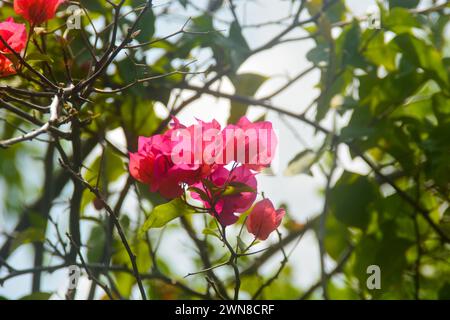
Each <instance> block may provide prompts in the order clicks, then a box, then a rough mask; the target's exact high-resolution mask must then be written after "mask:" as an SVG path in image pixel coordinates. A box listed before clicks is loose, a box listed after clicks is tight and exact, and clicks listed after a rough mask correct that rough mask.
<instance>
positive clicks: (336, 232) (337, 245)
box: [324, 214, 350, 261]
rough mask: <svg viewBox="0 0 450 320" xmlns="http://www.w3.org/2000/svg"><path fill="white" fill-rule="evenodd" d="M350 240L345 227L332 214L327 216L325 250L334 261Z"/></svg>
mask: <svg viewBox="0 0 450 320" xmlns="http://www.w3.org/2000/svg"><path fill="white" fill-rule="evenodd" d="M349 242H350V235H349V232H348V231H347V227H346V226H345V225H344V224H342V223H341V222H339V221H338V220H337V219H336V217H335V216H334V215H333V214H329V215H328V216H327V219H326V222H325V238H324V245H325V250H326V251H327V253H328V254H329V255H330V257H331V258H333V259H334V260H335V261H338V260H339V258H340V257H341V256H342V254H343V252H344V251H345V249H346V248H347V247H348V245H349Z"/></svg>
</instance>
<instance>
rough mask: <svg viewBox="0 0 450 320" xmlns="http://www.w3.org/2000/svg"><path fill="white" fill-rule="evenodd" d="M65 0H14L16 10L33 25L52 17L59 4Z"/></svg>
mask: <svg viewBox="0 0 450 320" xmlns="http://www.w3.org/2000/svg"><path fill="white" fill-rule="evenodd" d="M63 2H65V0H14V11H16V13H17V14H19V15H21V16H23V17H24V18H25V19H26V20H28V22H30V23H31V24H32V25H39V24H41V23H44V22H46V21H47V20H50V19H52V18H53V17H54V16H55V14H56V10H57V9H58V7H59V5H60V4H62V3H63Z"/></svg>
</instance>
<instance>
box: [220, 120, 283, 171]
mask: <svg viewBox="0 0 450 320" xmlns="http://www.w3.org/2000/svg"><path fill="white" fill-rule="evenodd" d="M223 140H224V144H223V146H224V148H223V155H222V156H223V157H224V158H223V159H224V162H225V163H230V162H231V161H236V162H238V163H242V164H243V165H244V166H245V167H247V168H249V169H252V170H256V171H259V170H262V169H263V168H265V167H267V166H269V165H270V163H271V162H272V161H273V158H274V157H275V151H276V147H277V144H278V139H277V136H276V134H275V131H274V130H273V127H272V123H271V122H269V121H261V122H251V121H250V120H249V119H248V118H247V117H245V116H244V117H242V118H241V119H240V120H239V121H238V122H237V123H236V124H235V125H234V124H230V125H228V126H227V127H226V128H225V129H224V130H223Z"/></svg>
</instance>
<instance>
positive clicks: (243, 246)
mask: <svg viewBox="0 0 450 320" xmlns="http://www.w3.org/2000/svg"><path fill="white" fill-rule="evenodd" d="M237 245H238V247H239V250H241V252H245V250H246V249H247V245H246V244H245V242H244V241H243V240H242V239H241V237H240V236H238V237H237Z"/></svg>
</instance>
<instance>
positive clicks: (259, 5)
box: [0, 0, 375, 299]
mask: <svg viewBox="0 0 450 320" xmlns="http://www.w3.org/2000/svg"><path fill="white" fill-rule="evenodd" d="M290 2H291V1H279V0H277V1H274V0H259V1H254V2H253V3H249V4H248V5H247V6H246V9H245V10H244V8H243V6H242V5H240V4H239V3H242V2H241V1H236V4H237V10H238V16H239V18H240V19H241V23H242V24H255V23H259V22H264V21H272V20H276V19H279V18H281V17H284V16H286V15H287V14H288V13H289V5H290ZM164 3H165V1H162V0H159V1H158V0H157V1H154V5H158V4H164ZM204 3H205V1H198V5H199V6H200V7H205V6H204ZM374 3H375V1H373V0H347V5H348V7H349V8H350V9H351V10H352V11H353V12H354V14H355V15H357V16H359V15H364V13H365V12H366V10H367V8H368V7H369V6H371V5H373V4H374ZM244 11H245V12H244ZM221 12H223V13H221V14H220V17H223V18H225V19H227V20H230V19H231V16H230V15H229V12H228V10H227V9H222V11H221ZM183 15H185V13H183ZM244 15H245V17H246V19H245V20H244V19H243V17H244ZM184 22H185V20H184V19H183V18H181V17H180V19H173V20H171V21H170V23H164V24H161V25H159V26H157V28H156V30H157V36H165V35H167V34H170V33H171V32H174V31H177V30H179V29H180V27H181V26H182V25H183V23H184ZM281 28H282V27H278V26H275V27H266V28H260V29H250V30H248V31H246V32H245V33H244V35H245V37H246V39H247V41H248V42H249V45H250V47H252V48H254V47H257V46H258V45H260V44H263V43H265V42H267V41H268V40H269V39H271V38H272V37H273V36H274V35H276V34H277V33H278V32H279V31H280V30H281ZM296 35H297V36H298V35H302V34H301V33H299V32H297V34H296V33H295V32H293V33H291V34H290V36H296ZM312 47H313V42H312V41H302V42H300V43H290V44H285V45H281V46H277V47H276V48H274V49H271V50H267V51H264V52H263V53H260V54H258V55H256V56H254V57H252V58H251V59H249V60H248V61H247V62H245V64H244V65H243V66H242V67H241V69H240V70H239V72H255V73H259V74H262V75H266V76H274V78H273V79H271V80H270V81H268V82H266V83H265V84H264V85H263V86H262V87H261V89H260V90H259V91H258V94H257V96H264V95H266V94H269V93H271V92H272V91H273V90H274V89H276V88H278V87H279V86H280V85H282V84H283V83H284V81H286V78H283V77H280V75H283V76H286V75H288V76H290V77H294V76H295V75H297V74H298V73H299V72H300V71H302V70H305V69H306V68H308V67H309V66H310V64H309V62H308V61H307V60H306V53H307V52H308V51H309V50H310V49H311V48H312ZM318 80H319V74H318V72H313V73H310V74H309V75H308V76H306V77H304V78H302V79H301V81H298V82H297V83H295V84H294V85H292V86H291V87H290V88H289V89H288V90H286V91H285V92H284V93H283V94H281V95H279V96H277V97H276V98H274V99H273V101H272V102H273V104H274V105H277V106H282V107H284V108H286V109H288V110H291V111H296V112H301V110H303V109H304V108H305V107H306V106H307V105H308V104H309V103H310V102H311V101H312V100H313V99H314V98H315V97H316V96H317V95H318V93H319V92H318V90H317V89H315V88H314V86H315V85H316V84H317V82H318ZM221 90H222V91H224V92H231V93H232V89H231V87H230V85H229V84H227V83H225V84H224V85H223V86H222V88H221ZM189 96H190V93H189V94H186V96H185V97H189ZM161 109H163V108H158V110H161ZM262 110H263V109H261V108H255V107H252V108H251V110H250V114H249V115H250V118H256V117H257V116H258V115H260V114H261V111H262ZM228 112H229V102H228V101H226V100H223V99H217V98H213V97H208V96H204V97H203V98H201V99H199V100H198V101H196V102H195V103H193V104H192V105H191V106H190V107H189V108H187V109H186V110H184V111H183V112H181V113H180V116H179V118H180V119H181V121H182V122H184V123H193V122H195V118H199V119H202V120H204V121H208V120H211V119H213V118H215V119H218V120H219V122H221V123H222V124H224V123H225V121H226V118H227V117H228ZM162 113H164V112H162ZM267 119H268V120H270V121H272V122H273V124H274V127H275V129H276V130H277V131H278V135H279V142H280V148H279V157H278V158H279V159H278V161H277V163H276V167H275V168H274V169H275V172H276V176H263V175H260V176H258V178H257V179H258V186H259V189H260V191H263V192H264V193H265V195H266V197H268V198H270V199H271V200H272V201H273V202H274V204H275V206H278V205H280V204H282V203H285V204H287V205H288V208H289V213H290V214H291V215H292V216H293V217H295V218H296V219H297V220H298V221H299V222H306V220H307V219H308V218H309V217H312V216H314V215H316V214H318V213H320V211H321V208H322V203H323V200H322V198H321V196H320V194H319V191H320V189H321V187H322V186H323V182H324V181H323V179H322V178H321V177H320V174H319V172H318V170H315V169H313V173H314V177H310V176H306V175H299V176H295V177H285V176H283V174H282V173H283V170H284V169H285V168H286V165H287V163H288V162H289V161H290V160H291V159H292V158H293V157H294V156H295V155H296V154H297V153H298V152H299V151H301V150H303V149H304V148H305V146H304V145H303V144H302V143H301V142H300V141H299V139H298V138H297V135H298V136H300V137H301V139H302V140H303V141H305V142H306V143H307V145H308V146H309V147H315V146H317V145H318V142H320V141H321V139H317V137H314V135H313V134H314V132H313V131H312V130H311V128H310V127H308V126H307V125H305V124H303V123H301V122H298V121H295V120H291V119H287V121H289V123H290V125H291V127H292V128H294V130H295V131H296V134H293V132H292V130H290V129H289V128H287V126H286V124H285V122H283V120H282V119H280V117H279V116H278V115H277V114H275V113H273V112H270V113H269V115H268V117H267ZM325 125H327V123H326V121H325ZM112 137H113V139H114V140H115V142H116V143H117V144H118V145H119V146H123V145H124V143H123V139H122V138H121V135H120V134H114V135H113V136H112ZM123 149H124V148H123ZM339 157H340V161H342V162H343V164H344V165H345V167H347V168H351V169H352V170H354V171H362V172H364V170H365V168H364V166H363V165H362V164H361V163H360V162H358V161H355V162H351V161H350V160H349V157H348V155H347V153H346V152H345V149H342V150H340V152H339ZM70 192H71V191H70V190H66V192H65V194H66V196H65V198H66V199H67V198H68V197H70ZM126 205H127V206H129V207H127V209H129V208H130V209H131V208H134V207H135V203H133V201H128V202H127V203H126ZM60 210H64V208H63V207H61V206H59V207H58V206H57V208H54V209H53V210H52V213H53V212H55V211H60ZM127 211H129V210H127ZM1 213H2V212H1V210H0V227H1V225H5V223H6V222H7V221H4V219H3V218H2V215H1ZM8 224H9V225H11V223H8ZM178 232H179V233H178V234H174V233H173V232H170V230H169V232H168V235H167V237H166V238H165V240H164V242H163V245H162V247H161V249H160V251H159V253H160V254H161V255H163V256H164V257H166V259H167V260H168V261H169V263H170V262H172V263H170V264H171V267H172V268H173V269H174V271H175V272H176V274H177V275H179V276H181V277H182V276H184V275H185V274H187V273H188V272H192V271H196V270H195V269H193V268H195V266H192V265H191V264H189V263H188V262H189V261H190V259H189V257H192V255H193V254H195V253H194V252H193V250H191V249H192V247H191V244H186V238H187V236H186V234H185V233H184V232H181V233H180V231H178ZM84 240H86V239H84ZM261 246H263V245H261ZM261 248H262V247H261ZM30 252H31V251H30V247H29V246H23V247H22V248H20V249H19V250H17V251H16V252H15V253H14V254H13V256H12V258H11V259H10V263H11V265H13V266H18V267H20V268H27V267H31V266H32V259H30V257H31V256H30ZM183 257H184V258H183ZM279 261H280V257H275V258H274V259H272V261H271V263H269V264H267V266H266V268H264V269H263V271H267V272H269V271H271V270H272V269H273V267H274V266H277V265H278V263H279ZM290 263H291V265H292V266H294V267H293V269H294V272H295V283H296V284H298V285H300V286H302V287H307V286H309V285H310V284H312V283H314V282H315V281H316V280H317V279H318V277H319V273H320V269H319V255H318V246H317V242H316V239H315V237H314V235H313V234H312V233H308V234H307V235H306V236H304V237H303V239H302V241H301V243H300V245H299V246H298V248H297V249H296V250H295V253H294V254H293V256H292V257H291V258H290ZM328 264H329V267H331V266H332V263H331V262H330V263H328ZM2 275H4V271H3V272H2V273H0V277H1V276H2ZM67 281H68V280H67V271H65V270H61V271H59V272H55V273H53V274H50V275H48V274H45V275H44V276H43V281H42V283H43V291H46V290H48V291H54V290H55V289H57V291H58V294H57V295H55V296H54V298H56V299H58V298H63V295H64V293H65V290H66V288H67ZM79 285H80V290H79V295H78V298H84V297H85V295H86V292H87V291H86V290H83V288H89V285H90V284H89V281H88V280H87V279H82V281H80V283H79ZM30 286H31V277H30V276H22V277H19V278H15V279H13V280H10V281H8V282H6V284H5V286H4V287H0V296H1V295H4V296H6V297H8V298H19V297H21V296H23V295H25V294H27V293H29V290H30V288H29V287H30ZM97 293H100V290H97ZM135 297H136V298H137V297H139V295H138V294H136V295H135ZM292 298H295V297H292Z"/></svg>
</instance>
